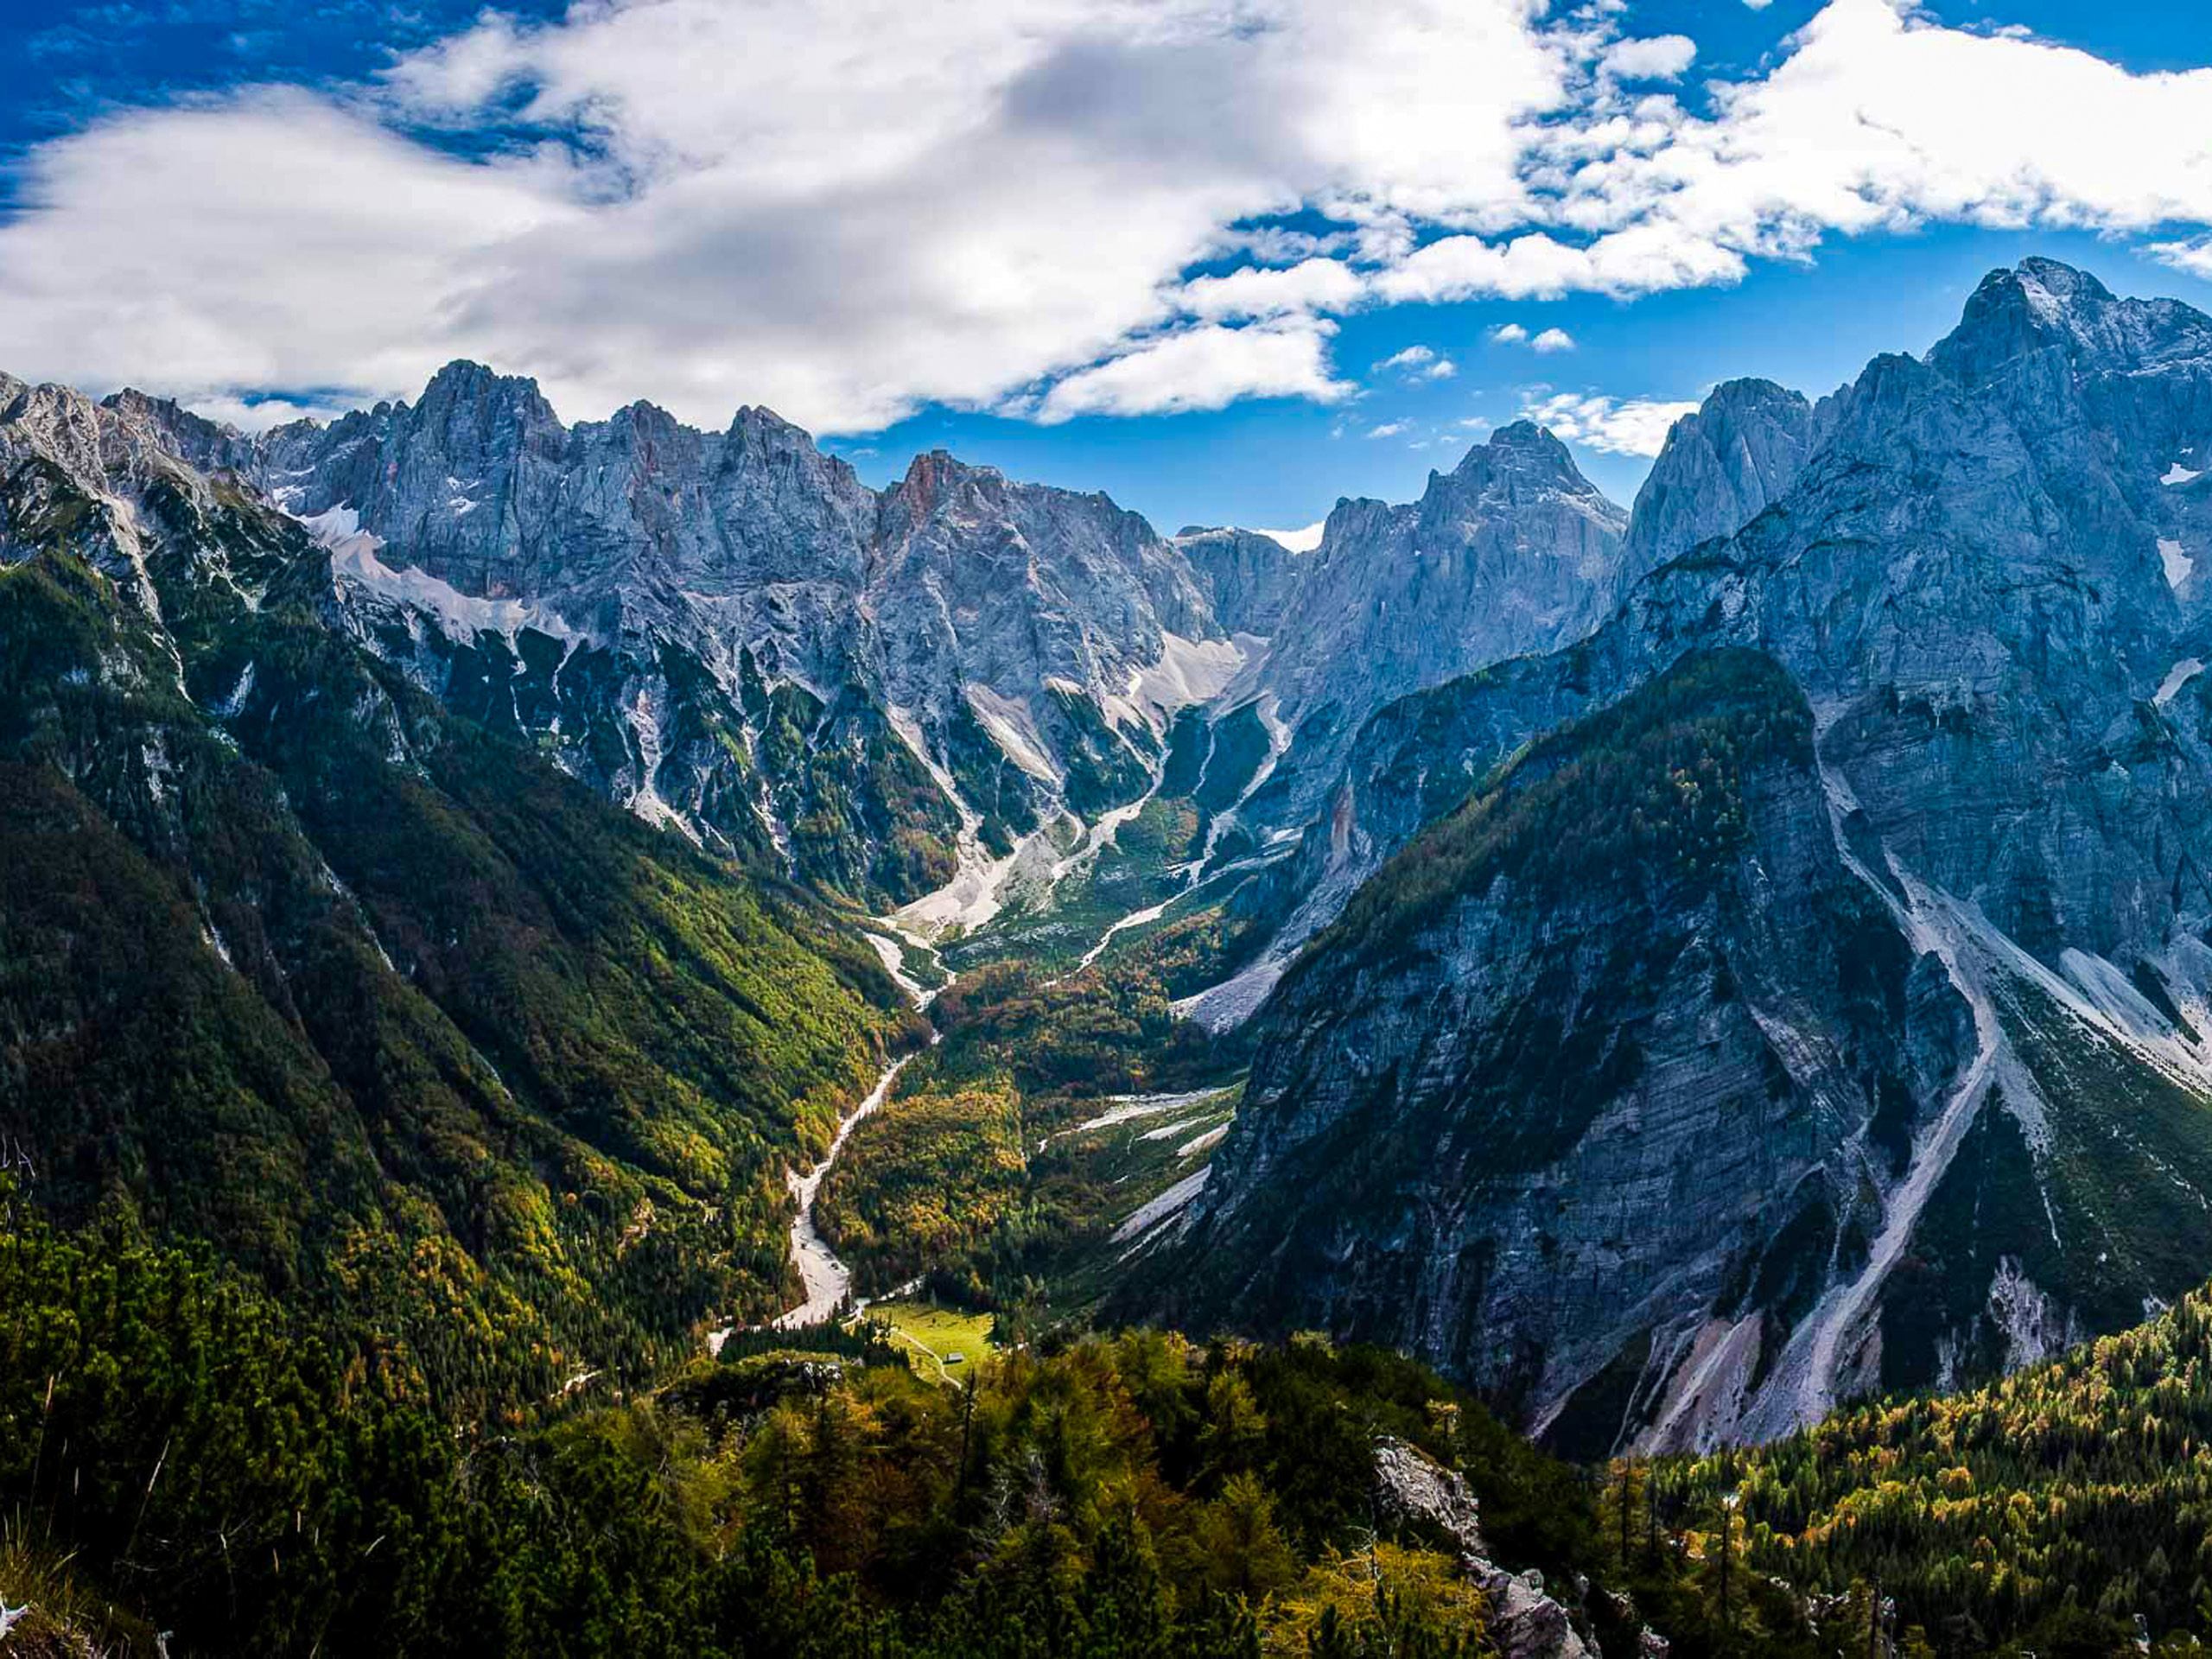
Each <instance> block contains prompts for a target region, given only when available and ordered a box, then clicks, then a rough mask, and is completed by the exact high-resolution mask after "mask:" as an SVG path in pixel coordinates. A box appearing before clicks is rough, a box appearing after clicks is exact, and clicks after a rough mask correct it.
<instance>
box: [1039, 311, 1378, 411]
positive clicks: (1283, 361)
mask: <svg viewBox="0 0 2212 1659" xmlns="http://www.w3.org/2000/svg"><path fill="white" fill-rule="evenodd" d="M1328 334H1329V328H1328V326H1327V325H1326V324H1325V323H1324V324H1317V323H1313V322H1307V321H1292V322H1285V323H1252V324H1249V325H1247V326H1246V327H1242V328H1226V327H1220V326H1219V325H1217V324H1212V323H1208V324H1205V325H1203V326H1201V327H1193V328H1186V329H1184V330H1182V331H1181V332H1180V333H1178V334H1167V335H1165V336H1162V337H1161V338H1160V339H1158V340H1153V341H1150V342H1149V343H1147V344H1145V345H1142V346H1138V347H1137V348H1136V349H1135V350H1134V351H1130V352H1127V353H1123V354H1122V356H1120V357H1116V358H1115V359H1111V360H1110V361H1109V362H1105V363H1102V364H1099V365H1097V366H1096V367H1094V368H1089V369H1084V370H1083V371H1082V372H1080V373H1077V374H1071V375H1069V376H1068V377H1067V378H1065V379H1063V380H1061V381H1060V382H1058V384H1057V385H1054V386H1053V387H1052V390H1051V391H1049V392H1047V393H1046V395H1045V397H1044V398H1043V400H1042V402H1041V403H1039V404H1036V405H1035V407H1034V409H1033V410H1032V409H1031V408H1030V406H1029V405H1028V404H1017V405H1016V406H1014V411H1013V412H1016V413H1030V412H1033V413H1034V414H1035V416H1036V417H1037V418H1038V419H1039V421H1042V422H1044V423H1046V425H1048V426H1049V425H1056V424H1058V423H1059V422H1062V421H1066V420H1071V419H1073V418H1074V417H1075V416H1078V415H1173V414H1182V413H1185V412H1187V411H1190V410H1202V409H1221V408H1224V407H1225V406H1226V405H1228V404H1233V403H1235V402H1236V400H1237V399H1238V398H1240V397H1310V398H1312V399H1313V401H1314V402H1316V403H1323V404H1329V403H1335V402H1337V401H1338V400H1339V399H1341V398H1344V397H1350V396H1351V393H1352V392H1353V391H1356V390H1357V388H1356V387H1354V386H1352V385H1349V384H1348V383H1346V382H1344V381H1340V380H1335V379H1332V378H1330V374H1329V365H1328V354H1327V353H1326V351H1325V341H1326V340H1327V338H1328Z"/></svg>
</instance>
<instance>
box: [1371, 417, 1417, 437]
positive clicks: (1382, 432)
mask: <svg viewBox="0 0 2212 1659" xmlns="http://www.w3.org/2000/svg"><path fill="white" fill-rule="evenodd" d="M1407 430H1408V423H1406V422H1404V421H1385V422H1383V423H1382V424H1381V425H1380V426H1370V427H1369V428H1368V429H1367V435H1368V436H1369V437H1370V438H1395V437H1396V436H1397V435H1399V434H1400V433H1401V432H1404V431H1407Z"/></svg>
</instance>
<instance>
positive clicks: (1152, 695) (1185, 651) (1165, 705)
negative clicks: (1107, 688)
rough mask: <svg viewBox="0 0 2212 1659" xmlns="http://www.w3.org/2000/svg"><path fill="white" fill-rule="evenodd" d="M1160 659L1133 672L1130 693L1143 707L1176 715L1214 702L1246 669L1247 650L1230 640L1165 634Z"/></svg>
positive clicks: (1130, 679) (1130, 675)
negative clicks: (1190, 708) (1182, 710)
mask: <svg viewBox="0 0 2212 1659" xmlns="http://www.w3.org/2000/svg"><path fill="white" fill-rule="evenodd" d="M1161 639H1162V644H1161V646H1160V660H1159V661H1158V662H1156V663H1154V664H1153V665H1152V666H1151V667H1150V668H1139V669H1132V670H1131V671H1129V696H1131V697H1132V698H1134V699H1135V701H1136V702H1138V703H1139V704H1140V705H1142V706H1147V707H1150V708H1153V709H1158V710H1159V711H1160V713H1161V714H1162V715H1172V714H1173V713H1174V712H1175V711H1176V710H1177V709H1187V708H1189V707H1190V706H1191V705H1192V704H1193V703H1200V702H1212V701H1213V700H1214V699H1215V698H1216V697H1217V696H1220V695H1221V694H1222V692H1223V690H1224V689H1226V688H1227V686H1228V684H1229V683H1230V681H1231V680H1233V679H1235V678H1236V676H1237V675H1238V674H1239V673H1240V672H1241V671H1243V667H1244V662H1245V653H1244V652H1243V648H1242V647H1241V646H1239V645H1236V643H1235V642H1234V641H1232V640H1228V639H1183V638H1182V637H1181V636H1179V635H1178V634H1173V633H1163V634H1162V636H1161Z"/></svg>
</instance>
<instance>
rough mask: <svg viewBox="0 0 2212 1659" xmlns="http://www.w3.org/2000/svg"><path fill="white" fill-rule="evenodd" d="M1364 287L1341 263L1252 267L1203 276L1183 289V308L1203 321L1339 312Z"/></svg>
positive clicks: (1313, 261)
mask: <svg viewBox="0 0 2212 1659" xmlns="http://www.w3.org/2000/svg"><path fill="white" fill-rule="evenodd" d="M1362 288H1363V283H1361V280H1360V278H1359V277H1358V275H1357V273H1356V272H1354V271H1353V270H1352V269H1351V266H1349V265H1347V264H1344V262H1343V261H1341V260H1338V259H1308V260H1306V261H1304V262H1303V263H1301V264H1295V265H1292V266H1289V267H1287V268H1286V269H1271V268H1269V267H1267V266H1262V265H1248V266H1246V267H1245V268H1244V269H1243V270H1234V271H1231V272H1230V273H1229V274H1228V275H1227V276H1225V277H1197V278H1195V279H1194V280H1192V281H1191V282H1189V283H1185V284H1184V287H1183V294H1182V302H1183V308H1184V309H1185V310H1186V311H1189V312H1191V313H1192V314H1193V315H1197V316H1201V317H1274V316H1286V315H1292V314H1294V313H1299V312H1307V311H1341V310H1344V309H1346V308H1349V307H1350V306H1351V305H1352V304H1353V303H1354V302H1356V301H1357V299H1358V298H1359V296H1360V293H1361V290H1362Z"/></svg>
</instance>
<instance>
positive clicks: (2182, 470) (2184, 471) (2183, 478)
mask: <svg viewBox="0 0 2212 1659" xmlns="http://www.w3.org/2000/svg"><path fill="white" fill-rule="evenodd" d="M2203 476H2204V474H2202V473H2201V472H2191V471H2190V469H2189V468H2188V467H2184V466H2183V465H2182V464H2181V462H2179V461H2176V462H2174V464H2173V465H2172V466H2171V467H2167V468H2166V475H2165V476H2164V478H2162V479H2160V480H2158V482H2159V483H2161V484H2163V485H2164V486H2166V487H2167V488H2168V489H2170V490H2177V489H2179V488H2181V486H2183V485H2184V484H2194V483H2196V480H2198V479H2200V478H2202V477H2203Z"/></svg>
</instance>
